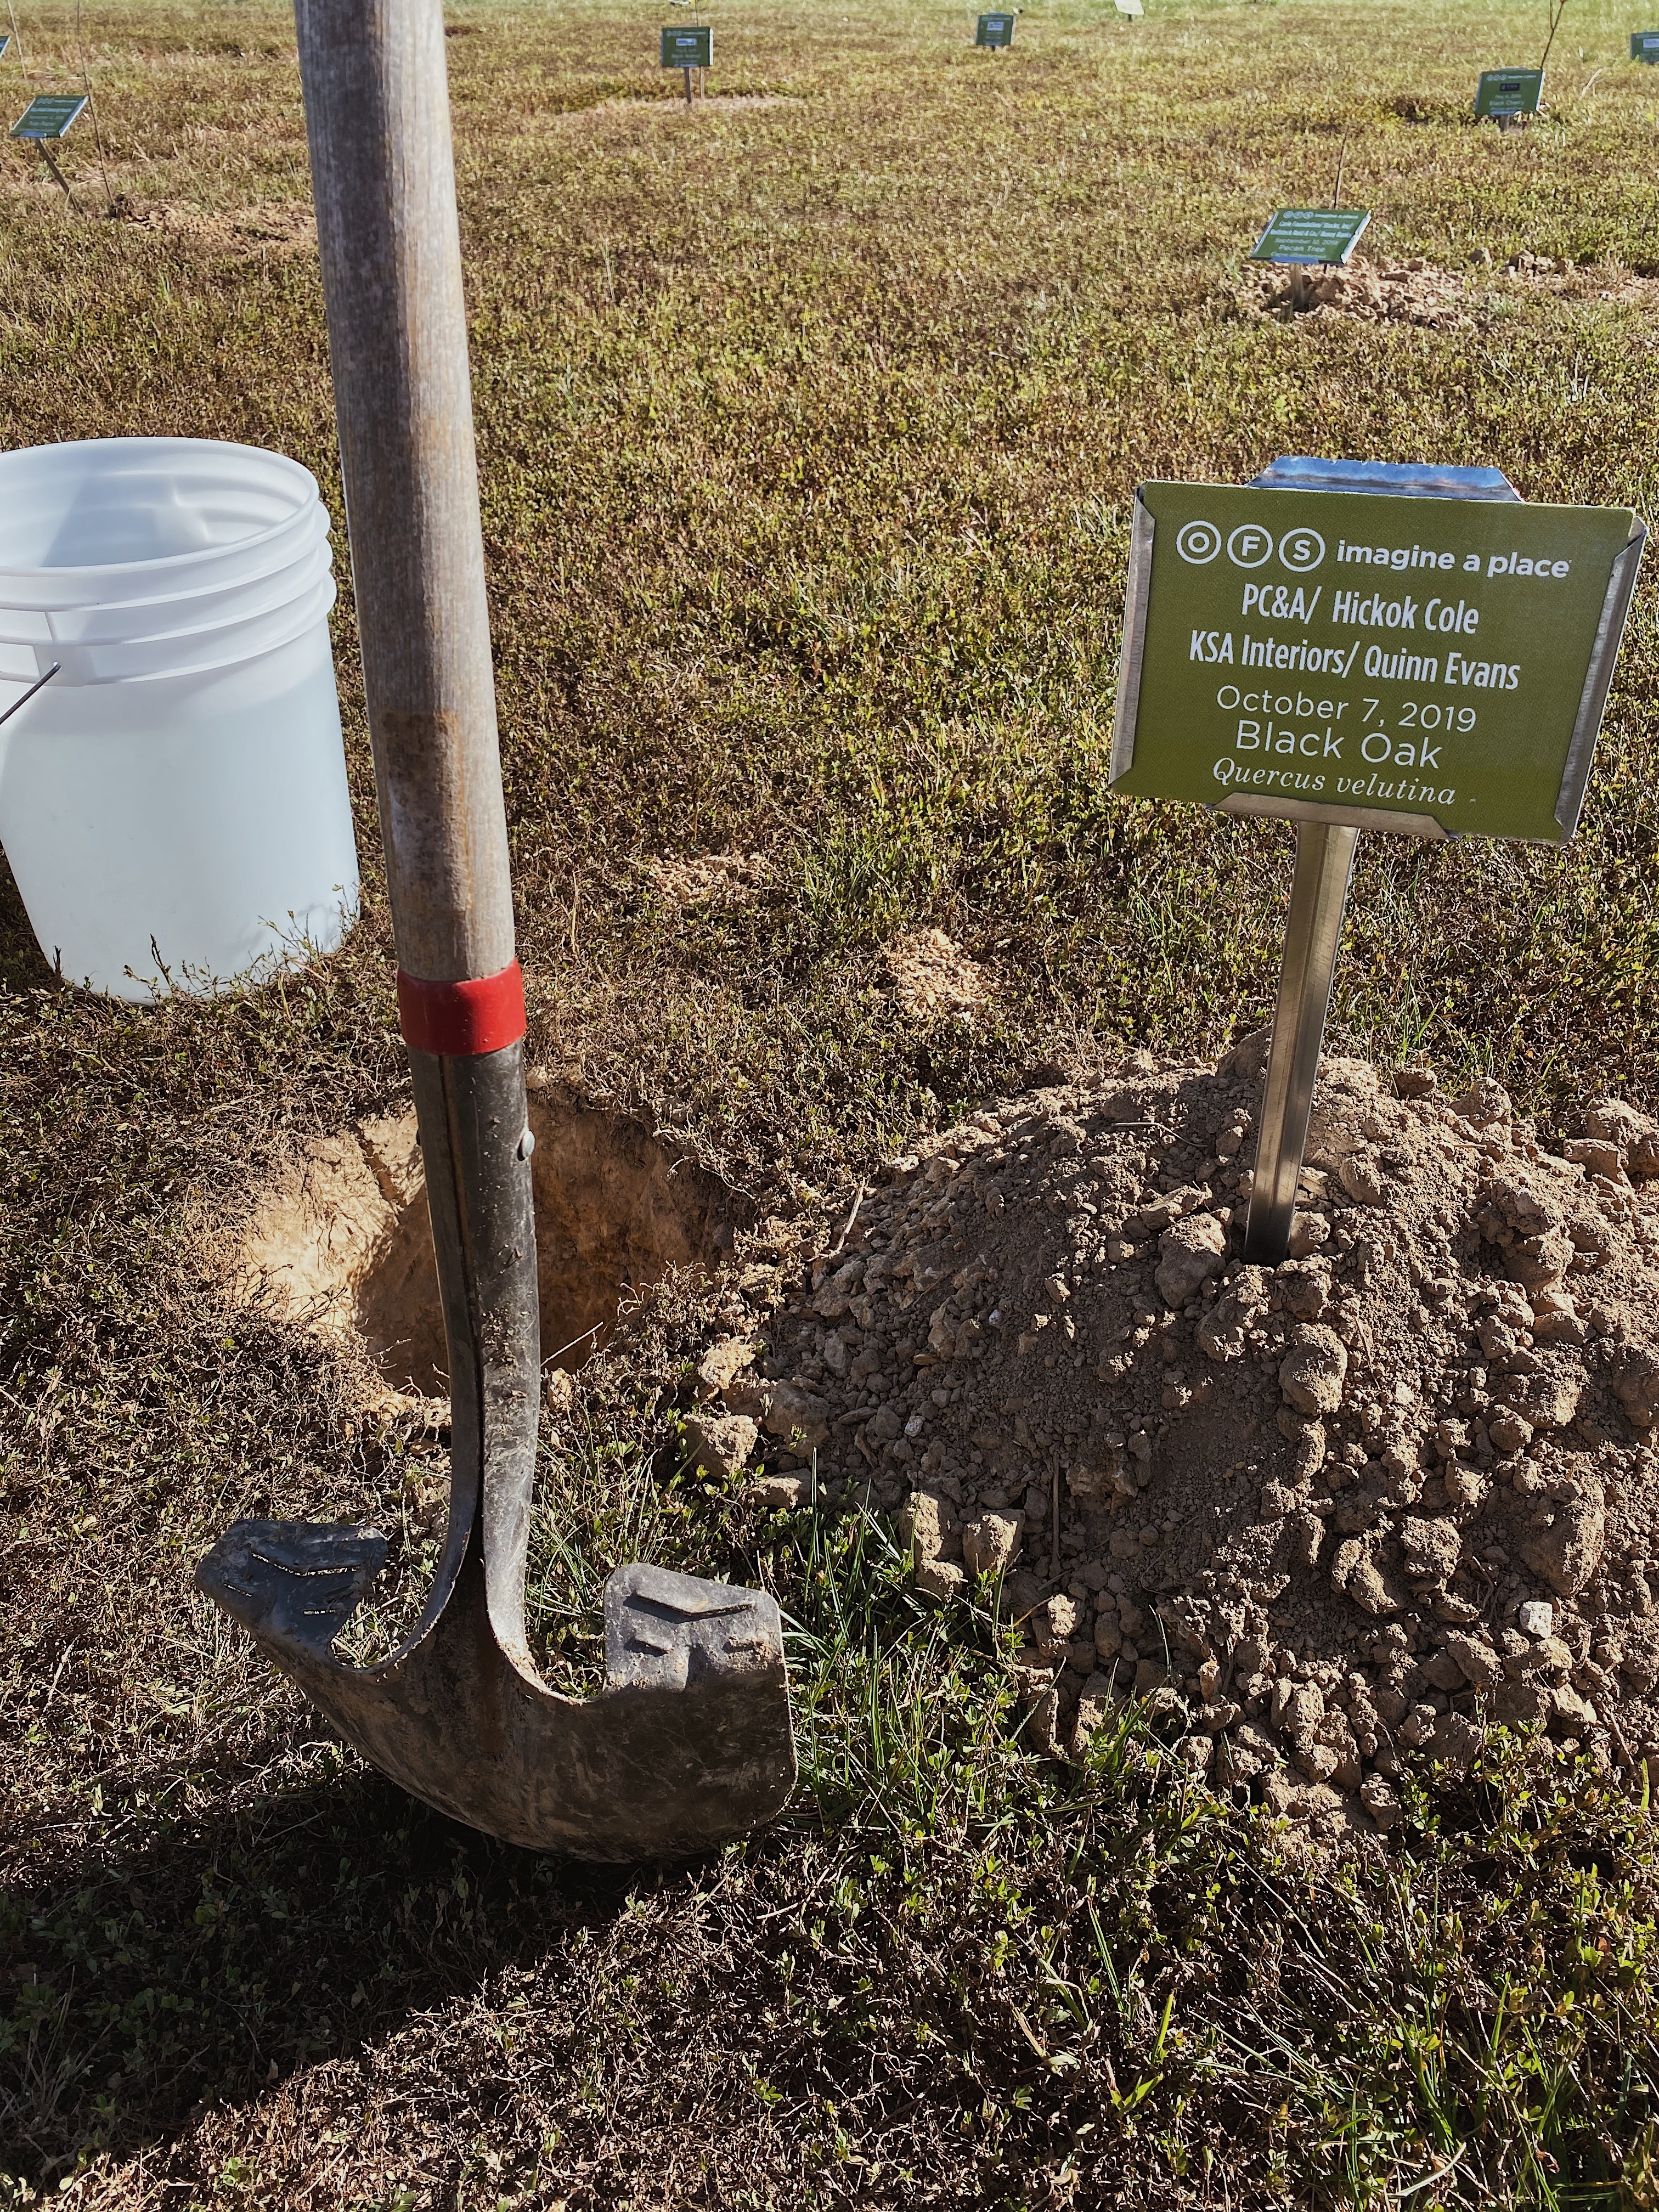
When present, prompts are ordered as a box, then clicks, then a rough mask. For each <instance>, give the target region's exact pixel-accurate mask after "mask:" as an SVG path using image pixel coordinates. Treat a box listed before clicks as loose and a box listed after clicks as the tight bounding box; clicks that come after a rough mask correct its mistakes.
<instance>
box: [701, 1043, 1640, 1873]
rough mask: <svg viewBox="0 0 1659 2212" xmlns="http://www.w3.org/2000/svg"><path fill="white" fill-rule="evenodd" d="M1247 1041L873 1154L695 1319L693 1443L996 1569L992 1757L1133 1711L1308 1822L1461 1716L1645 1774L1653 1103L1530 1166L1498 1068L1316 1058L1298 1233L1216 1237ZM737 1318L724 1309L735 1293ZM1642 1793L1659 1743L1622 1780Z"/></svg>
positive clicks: (945, 1568) (1371, 1799) (1366, 1808)
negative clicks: (754, 1273)
mask: <svg viewBox="0 0 1659 2212" xmlns="http://www.w3.org/2000/svg"><path fill="white" fill-rule="evenodd" d="M1266 1048H1267V1039H1266V1036H1265V1034H1262V1035H1258V1036H1253V1037H1250V1038H1248V1039H1246V1040H1244V1041H1243V1042H1242V1043H1240V1044H1239V1045H1237V1046H1236V1047H1235V1048H1234V1049H1233V1050H1232V1051H1231V1052H1230V1053H1229V1054H1226V1055H1225V1057H1224V1058H1223V1059H1222V1060H1221V1061H1220V1063H1219V1065H1218V1066H1215V1067H1213V1068H1212V1067H1211V1066H1206V1065H1194V1064H1192V1063H1177V1064H1173V1065H1171V1064H1168V1063H1159V1062H1158V1061H1156V1060H1153V1059H1152V1058H1151V1057H1150V1056H1148V1055H1145V1054H1143V1055H1139V1056H1137V1057H1134V1058H1132V1059H1131V1060H1127V1061H1126V1062H1125V1063H1124V1064H1123V1065H1122V1066H1121V1068H1120V1069H1119V1070H1118V1071H1117V1073H1115V1075H1114V1076H1112V1077H1110V1078H1108V1079H1098V1080H1097V1081H1094V1082H1092V1083H1091V1084H1090V1085H1085V1086H1082V1087H1068V1088H1056V1089H1050V1090H1042V1091H1036V1092H1035V1093H1033V1094H1031V1095H1030V1096H1029V1097H1024V1098H1021V1099H1018V1100H1017V1101H1015V1102H1013V1103H1011V1104H1008V1105H1006V1106H1001V1107H999V1108H997V1109H994V1110H991V1111H987V1112H984V1113H981V1114H978V1115H975V1116H973V1117H972V1118H971V1119H969V1120H968V1121H963V1123H961V1124H960V1125H959V1126H957V1127H954V1128H951V1129H950V1130H947V1131H946V1132H945V1133H944V1134H942V1135H939V1136H937V1137H932V1138H930V1139H927V1142H926V1143H925V1144H923V1145H920V1146H918V1147H917V1149H916V1151H915V1153H914V1154H913V1155H910V1156H907V1157H905V1158H900V1159H898V1160H896V1161H895V1162H893V1163H891V1164H890V1166H889V1168H888V1169H887V1170H886V1171H885V1179H884V1182H883V1183H882V1184H881V1186H880V1188H878V1191H877V1192H876V1194H874V1195H873V1196H872V1197H869V1198H867V1199H866V1200H865V1202H864V1203H863V1205H862V1206H860V1211H859V1212H858V1215H857V1217H856V1218H855V1220H854V1225H853V1227H852V1230H851V1231H850V1232H849V1233H848V1235H847V1237H846V1239H845V1243H844V1244H843V1245H842V1247H841V1249H833V1250H832V1251H831V1252H830V1253H829V1255H827V1256H824V1257H822V1258H820V1259H819V1260H817V1261H816V1262H814V1263H813V1265H812V1267H811V1270H810V1273H808V1275H807V1276H806V1277H805V1278H798V1279H797V1284H796V1287H795V1288H794V1289H793V1291H787V1293H785V1294H784V1295H783V1296H782V1297H781V1302H775V1303H774V1304H772V1305H771V1307H770V1308H769V1309H763V1310H757V1311H756V1312H755V1315H754V1325H753V1327H752V1328H750V1329H747V1330H745V1331H744V1333H742V1334H738V1335H726V1336H724V1337H721V1338H720V1340H716V1341H714V1342H711V1343H709V1344H708V1346H707V1348H706V1349H705V1350H704V1352H703V1354H702V1360H701V1364H700V1366H699V1369H698V1373H699V1377H700V1388H701V1390H702V1395H703V1398H704V1401H705V1402H704V1407H703V1410H702V1413H701V1414H700V1415H698V1416H697V1417H696V1419H694V1422H693V1425H692V1426H693V1437H694V1443H695V1447H696V1449H697V1450H698V1451H699V1452H700V1454H701V1455H702V1458H703V1460H704V1462H705V1464H706V1465H707V1466H708V1468H710V1470H711V1471H716V1470H723V1471H725V1472H726V1473H727V1474H735V1473H736V1472H737V1470H738V1469H739V1468H741V1467H742V1466H743V1465H744V1463H745V1462H746V1461H748V1460H749V1459H750V1456H751V1455H752V1454H753V1452H754V1451H755V1449H756V1448H757V1445H758V1447H759V1449H760V1450H761V1451H762V1453H763V1460H764V1465H763V1469H762V1474H761V1476H760V1479H759V1482H758V1486H757V1495H758V1497H759V1498H760V1499H761V1501H762V1502H763V1503H764V1504H770V1505H773V1506H776V1507H781V1508H786V1509H787V1508H789V1507H792V1506H795V1505H798V1504H802V1503H805V1502H806V1499H807V1495H808V1492H809V1490H810V1486H811V1483H812V1481H813V1480H816V1481H817V1484H818V1486H819V1487H820V1490H821V1492H823V1494H824V1495H826V1496H827V1497H829V1498H831V1499H836V1498H840V1499H842V1500H843V1501H845V1500H847V1499H848V1496H849V1494H852V1495H854V1496H856V1495H860V1494H863V1495H866V1497H867V1498H868V1499H869V1500H870V1501H871V1502H872V1503H873V1504H878V1505H879V1506H883V1507H885V1508H886V1509H887V1510H889V1511H890V1512H894V1513H896V1514H897V1516H898V1529H899V1534H900V1535H901V1537H902V1541H905V1542H906V1543H907V1544H908V1545H909V1546H910V1547H912V1551H913V1557H914V1566H915V1577H916V1581H917V1583H918V1585H919V1586H920V1588H921V1589H923V1590H924V1591H927V1592H931V1593H933V1595H936V1596H937V1597H939V1599H940V1600H941V1601H948V1600H949V1599H950V1598H951V1595H953V1594H954V1593H956V1592H957V1591H958V1590H960V1589H963V1584H964V1582H965V1580H966V1579H967V1578H968V1577H987V1576H990V1577H996V1576H1000V1577H1003V1578H1004V1583H1005V1609H1006V1611H1007V1612H1009V1613H1011V1614H1012V1618H1014V1619H1015V1620H1018V1622H1019V1623H1020V1625H1021V1628H1022V1631H1023V1635H1024V1644H1023V1648H1022V1650H1021V1651H1020V1653H1019V1656H1018V1662H1017V1665H1018V1675H1019V1680H1020V1685H1021V1690H1022V1696H1023V1703H1024V1708H1025V1710H1026V1712H1027V1715H1028V1719H1027V1722H1026V1724H1025V1727H1026V1736H1027V1740H1028V1741H1035V1742H1036V1744H1037V1745H1038V1746H1040V1747H1042V1748H1044V1749H1050V1750H1054V1751H1057V1752H1059V1753H1061V1754H1063V1755H1068V1756H1072V1757H1079V1756H1080V1755H1082V1754H1083V1753H1085V1750H1086V1747H1087V1744H1088V1741H1089V1739H1090V1737H1091V1734H1092V1732H1093V1731H1094V1730H1095V1729H1097V1728H1099V1727H1101V1726H1102V1725H1103V1724H1104V1723H1106V1722H1107V1721H1108V1720H1109V1717H1110V1716H1111V1714H1112V1711H1113V1708H1114V1705H1115V1703H1116V1702H1117V1701H1119V1700H1121V1699H1123V1698H1125V1697H1127V1696H1129V1695H1132V1694H1133V1695H1138V1696H1140V1697H1143V1698H1145V1699H1148V1700H1149V1702H1150V1705H1151V1706H1152V1711H1153V1713H1154V1715H1155V1716H1157V1717H1161V1718H1162V1719H1163V1720H1164V1722H1165V1723H1169V1724H1172V1725H1174V1726H1175V1727H1176V1728H1177V1729H1178V1730H1179V1731H1180V1734H1179V1744H1180V1753H1181V1756H1182V1759H1185V1760H1186V1761H1187V1762H1188V1763H1189V1764H1190V1765H1191V1766H1192V1767H1193V1768H1194V1769H1196V1770H1201V1771H1206V1772H1207V1773H1208V1775H1209V1776H1210V1777H1211V1778H1212V1781H1213V1782H1214V1784H1216V1785H1218V1787H1220V1788H1222V1789H1223V1790H1226V1789H1228V1788H1229V1787H1231V1790H1233V1791H1234V1792H1235V1794H1236V1795H1237V1797H1238V1799H1239V1801H1240V1802H1245V1801H1246V1800H1247V1799H1248V1797H1249V1796H1252V1795H1255V1796H1260V1797H1261V1799H1263V1800H1265V1802H1267V1804H1268V1805H1269V1806H1271V1807H1273V1808H1275V1809H1277V1810H1279V1811H1281V1812H1283V1813H1285V1814H1287V1815H1288V1816H1289V1817H1290V1818H1291V1820H1292V1821H1293V1822H1297V1823H1304V1824H1306V1827H1305V1830H1304V1832H1306V1833H1308V1834H1309V1835H1310V1837H1311V1838H1317V1839H1322V1840H1325V1841H1335V1840H1337V1839H1339V1838H1340V1837H1341V1836H1342V1835H1343V1834H1344V1833H1345V1832H1350V1833H1351V1832H1371V1831H1372V1830H1373V1829H1383V1830H1386V1829H1387V1828H1388V1827H1389V1826H1392V1825H1393V1824H1394V1823H1395V1821H1396V1820H1397V1819H1398V1818H1399V1814H1400V1797H1399V1793H1398V1791H1397V1790H1396V1787H1395V1784H1396V1781H1397V1778H1398V1777H1399V1774H1400V1771H1401V1765H1402V1763H1403V1762H1405V1761H1406V1760H1407V1759H1408V1758H1409V1757H1410V1756H1411V1755H1412V1754H1413V1753H1419V1754H1425V1755H1426V1759H1425V1760H1424V1761H1421V1762H1419V1763H1422V1764H1425V1765H1426V1766H1428V1767H1432V1766H1433V1765H1438V1766H1439V1767H1440V1769H1441V1771H1443V1772H1449V1774H1451V1775H1453V1776H1461V1775H1462V1774H1464V1773H1466V1772H1467V1771H1468V1769H1469V1768H1470V1766H1471V1765H1473V1764H1474V1762H1475V1761H1476V1760H1477V1759H1478V1758H1479V1757H1480V1752H1481V1749H1482V1746H1483V1742H1484V1741H1485V1734H1486V1729H1487V1728H1488V1727H1489V1726H1491V1725H1492V1724H1496V1723H1502V1724H1504V1725H1505V1726H1507V1727H1510V1728H1527V1727H1541V1728H1543V1729H1547V1732H1548V1736H1549V1738H1550V1739H1551V1740H1552V1741H1553V1742H1554V1743H1555V1744H1556V1745H1557V1746H1558V1747H1559V1750H1560V1751H1561V1752H1562V1753H1564V1754H1566V1755H1571V1754H1575V1753H1584V1754H1586V1755H1588V1756H1589V1758H1590V1759H1593V1760H1594V1761H1595V1762H1597V1763H1598V1764H1600V1765H1602V1766H1603V1767H1605V1768H1612V1767H1618V1768H1620V1769H1623V1770H1626V1771H1627V1772H1630V1773H1632V1775H1633V1774H1634V1771H1635V1770H1636V1769H1637V1768H1638V1763H1639V1762H1640V1761H1642V1760H1643V1759H1648V1760H1650V1761H1659V1702H1656V1699H1655V1694H1654V1693H1655V1689H1656V1684H1659V1620H1656V1618H1655V1613H1654V1599H1653V1588H1652V1585H1651V1583H1650V1576H1652V1575H1653V1573H1654V1572H1655V1570H1656V1567H1659V1559H1656V1556H1655V1555H1656V1553H1659V1455H1656V1452H1655V1449H1654V1446H1653V1444H1652V1443H1651V1441H1650V1436H1651V1431H1652V1425H1653V1423H1654V1420H1655V1417H1656V1410H1659V1349H1656V1341H1659V1340H1656V1315H1659V1307H1656V1291H1659V1274H1656V1260H1659V1212H1656V1208H1655V1205H1654V1202H1653V1200H1652V1197H1651V1196H1650V1190H1651V1188H1653V1185H1652V1184H1651V1183H1650V1181H1649V1180H1648V1179H1650V1178H1653V1177H1656V1176H1659V1123H1656V1122H1654V1121H1651V1120H1650V1119H1648V1118H1647V1117H1645V1116H1644V1115H1639V1114H1638V1113H1636V1112H1635V1111H1634V1110H1632V1109H1631V1108H1629V1107H1628V1106H1626V1105H1624V1104H1623V1103H1620V1102H1618V1101H1615V1100H1604V1101H1601V1102H1600V1103H1597V1104H1596V1105H1595V1106H1593V1107H1592V1108H1591V1109H1589V1111H1588V1113H1587V1114H1586V1115H1585V1117H1584V1121H1583V1134H1582V1135H1581V1136H1579V1137H1577V1138H1576V1139H1571V1140H1569V1141H1568V1142H1567V1143H1566V1145H1565V1150H1564V1152H1563V1153H1561V1154H1556V1153H1552V1152H1550V1151H1549V1150H1547V1148H1546V1146H1544V1145H1543V1144H1542V1143H1541V1141H1540V1139H1539V1138H1538V1135H1537V1133H1536V1132H1535V1130H1534V1127H1533V1126H1532V1125H1531V1124H1530V1123H1528V1121H1523V1120H1519V1119H1517V1118H1516V1115H1515V1114H1514V1111H1513V1109H1512V1107H1511V1103H1510V1099H1509V1097H1507V1095H1506V1094H1505V1093H1504V1091H1503V1090H1502V1089H1501V1088H1500V1087H1499V1086H1498V1085H1497V1084H1496V1083H1493V1082H1490V1081H1488V1082H1484V1083H1481V1084H1480V1085H1476V1086H1475V1087H1474V1089H1472V1090H1470V1091H1465V1092H1464V1093H1462V1095H1460V1096H1458V1097H1455V1098H1451V1099H1446V1098H1443V1097H1439V1096H1437V1095H1436V1093H1435V1090H1434V1085H1433V1079H1432V1078H1431V1076H1429V1075H1428V1074H1427V1073H1420V1074H1417V1075H1413V1074H1412V1073H1409V1072H1408V1073H1407V1074H1405V1075H1403V1076H1401V1078H1399V1079H1398V1085H1397V1087H1398V1089H1399V1090H1400V1091H1409V1092H1412V1093H1413V1094H1414V1095H1407V1096H1400V1095H1396V1083H1395V1081H1394V1080H1391V1079H1387V1078H1379V1075H1378V1073H1377V1072H1376V1070H1375V1069H1374V1068H1372V1067H1370V1066H1367V1065H1365V1064H1364V1063H1362V1062H1360V1061H1358V1060H1343V1059H1338V1058H1328V1059H1327V1060H1326V1061H1325V1062H1324V1065H1323V1068H1322V1078H1321V1081H1320V1084H1319V1086H1318V1091H1317V1094H1316V1101H1315V1107H1314V1115H1313V1121H1312V1127H1311V1130H1310V1139H1309V1145H1308V1149H1307V1155H1306V1168H1305V1170H1304V1177H1303V1183H1302V1195H1301V1203H1300V1210H1299V1212H1298V1214H1297V1223H1296V1228H1295V1233H1294V1236H1293V1239H1292V1256H1291V1258H1290V1259H1288V1260H1287V1261H1285V1263H1284V1265H1282V1266H1281V1267H1275V1268H1264V1267H1251V1266H1246V1265H1245V1264H1244V1263H1243V1261H1242V1260H1240V1259H1239V1258H1238V1257H1237V1253H1236V1249H1235V1247H1236V1243H1237V1236H1236V1231H1237V1227H1238V1226H1239V1225H1242V1221H1243V1202H1244V1200H1245V1199H1246V1197H1247V1196H1248V1192H1249V1173H1248V1170H1241V1169H1240V1167H1239V1166H1238V1164H1237V1163H1238V1161H1239V1160H1240V1158H1245V1159H1248V1158H1249V1152H1250V1149H1251V1146H1252V1133H1253V1129H1254V1117H1255V1111H1256V1108H1257V1104H1258V1101H1259V1098H1260V1094H1261V1074H1262V1069H1263V1066H1264V1062H1265V1057H1266ZM731 1311H732V1307H731V1306H730V1305H728V1306H727V1307H726V1312H727V1313H728V1315H729V1314H730V1313H731ZM1650 1772H1654V1773H1656V1778H1659V1768H1651V1767H1650Z"/></svg>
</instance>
